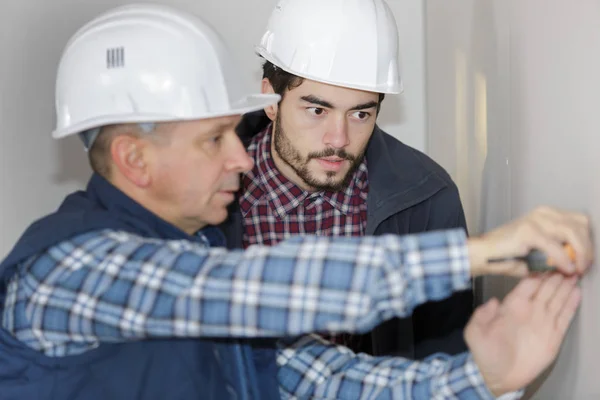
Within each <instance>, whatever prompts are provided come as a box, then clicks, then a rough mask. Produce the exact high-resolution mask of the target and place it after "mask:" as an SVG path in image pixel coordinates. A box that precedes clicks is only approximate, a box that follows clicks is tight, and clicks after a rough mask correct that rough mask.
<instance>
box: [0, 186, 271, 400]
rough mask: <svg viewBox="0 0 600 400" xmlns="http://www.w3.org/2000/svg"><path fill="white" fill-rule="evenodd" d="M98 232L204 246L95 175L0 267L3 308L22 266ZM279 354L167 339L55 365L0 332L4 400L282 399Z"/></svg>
mask: <svg viewBox="0 0 600 400" xmlns="http://www.w3.org/2000/svg"><path fill="white" fill-rule="evenodd" d="M98 229H115V230H124V231H127V232H130V233H135V234H138V235H141V236H144V237H151V238H161V239H187V240H192V241H193V240H198V237H195V236H189V235H187V234H186V233H184V232H182V231H181V230H179V229H177V228H175V227H174V226H172V225H170V224H168V223H166V222H165V221H163V220H161V219H159V218H158V217H156V216H155V215H154V214H152V213H150V212H149V211H147V210H146V209H144V208H143V207H141V206H140V205H138V204H137V203H135V202H134V201H133V200H131V199H130V198H128V197H127V196H125V195H124V194H123V193H122V192H120V191H119V190H117V189H116V188H114V187H113V186H112V185H110V184H109V183H108V182H107V181H105V180H104V179H102V178H100V177H99V176H97V175H94V176H93V177H92V179H91V180H90V183H89V185H88V188H87V190H86V191H85V192H76V193H74V194H72V195H70V196H68V197H67V198H66V199H65V201H64V202H63V204H62V205H61V206H60V208H59V210H58V211H57V212H56V213H54V214H51V215H49V216H47V217H45V218H43V219H41V220H39V221H37V222H35V223H34V224H33V225H31V226H30V227H29V228H28V229H27V231H26V232H25V233H24V235H23V236H22V237H21V239H20V240H19V241H18V243H17V244H16V246H15V247H14V249H13V250H12V251H11V253H10V254H9V255H8V256H7V258H6V259H5V260H4V261H3V262H2V264H0V278H3V279H0V306H3V305H4V301H3V300H4V297H5V295H6V282H7V279H9V278H10V276H11V275H12V274H13V273H14V272H15V267H16V266H17V264H18V263H19V262H21V261H23V260H25V259H26V258H28V257H30V256H32V255H34V254H37V253H39V252H41V251H43V250H44V249H46V248H48V247H50V246H52V245H54V244H57V243H58V242H60V241H62V240H66V239H68V238H70V237H73V236H76V235H78V234H81V233H85V232H89V231H92V230H98ZM208 229H210V230H211V231H210V232H207V235H206V236H207V237H209V238H211V239H212V242H213V243H212V244H213V245H223V244H224V243H223V242H222V240H223V237H222V234H220V232H218V231H217V229H216V228H208ZM217 233H218V234H217ZM219 234H220V235H219ZM219 237H220V238H221V240H219ZM0 310H1V308H0ZM274 348H275V346H274V343H273V342H272V341H259V340H256V341H234V340H197V339H170V340H163V339H161V340H143V341H137V342H130V343H121V344H102V345H100V346H99V347H98V348H96V349H94V350H90V351H88V352H86V353H83V354H81V355H76V356H67V357H56V358H52V357H47V356H44V355H43V354H41V353H39V352H37V351H34V350H32V349H30V348H28V347H26V346H24V345H23V344H22V343H20V342H19V341H18V340H16V339H15V338H14V337H13V336H12V335H10V334H9V333H8V332H6V331H5V330H1V329H0V399H1V400H9V399H10V400H35V399H44V400H75V399H77V400H79V399H81V400H96V399H97V400H134V399H136V400H137V399H139V400H159V399H160V400H184V399H185V400H192V399H193V400H196V399H212V400H223V399H257V400H258V399H260V400H262V399H278V398H279V391H278V383H277V381H276V374H277V365H276V362H275V350H274Z"/></svg>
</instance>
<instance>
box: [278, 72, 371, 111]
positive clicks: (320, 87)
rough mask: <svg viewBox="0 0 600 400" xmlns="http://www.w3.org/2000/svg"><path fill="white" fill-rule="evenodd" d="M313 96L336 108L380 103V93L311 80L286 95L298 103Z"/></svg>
mask: <svg viewBox="0 0 600 400" xmlns="http://www.w3.org/2000/svg"><path fill="white" fill-rule="evenodd" d="M311 95H312V96H316V97H319V98H320V99H321V100H325V101H327V102H329V103H332V104H333V105H334V106H336V108H337V107H339V108H351V107H353V106H355V105H357V104H365V103H368V102H371V101H379V93H375V92H367V91H364V90H358V89H351V88H345V87H341V86H335V85H330V84H327V83H322V82H317V81H313V80H310V79H304V81H303V82H302V84H301V85H300V86H298V87H295V88H293V89H291V90H289V91H288V92H287V93H286V97H288V96H289V97H291V98H292V99H295V100H297V101H302V97H306V96H311Z"/></svg>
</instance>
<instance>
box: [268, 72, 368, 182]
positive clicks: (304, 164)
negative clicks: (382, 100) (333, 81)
mask: <svg viewBox="0 0 600 400" xmlns="http://www.w3.org/2000/svg"><path fill="white" fill-rule="evenodd" d="M378 102H379V94H377V93H372V92H365V91H361V90H354V89H348V88H342V87H338V86H332V85H327V84H324V83H319V82H315V81H311V80H308V79H305V80H304V82H303V83H302V84H301V85H300V86H298V87H296V88H293V89H291V90H288V91H287V92H286V93H285V95H284V97H283V100H282V101H281V102H280V104H279V106H278V107H277V109H276V110H275V111H274V112H273V113H272V114H271V115H270V117H272V119H274V129H273V142H272V153H273V156H274V160H275V164H276V165H277V167H278V168H279V170H280V171H281V172H282V173H283V174H284V175H285V176H286V177H287V178H288V179H290V180H292V181H293V182H294V183H296V184H297V185H299V186H300V187H302V188H304V189H306V190H311V191H314V190H325V191H338V190H342V189H343V188H344V187H346V185H347V184H348V181H349V179H350V178H351V177H352V174H353V173H354V171H355V170H356V168H358V166H359V164H360V162H361V161H362V158H363V155H364V152H365V149H366V146H367V143H368V141H369V139H370V137H371V134H372V133H373V129H374V127H375V120H376V118H377V115H376V114H377V106H378ZM267 113H268V114H269V112H267Z"/></svg>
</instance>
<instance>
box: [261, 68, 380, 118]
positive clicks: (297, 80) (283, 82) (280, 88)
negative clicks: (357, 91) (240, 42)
mask: <svg viewBox="0 0 600 400" xmlns="http://www.w3.org/2000/svg"><path fill="white" fill-rule="evenodd" d="M265 78H266V79H268V80H269V82H270V83H271V86H273V90H274V91H275V93H277V94H278V95H280V96H281V99H282V100H283V96H284V95H285V92H286V91H288V90H292V89H294V88H297V87H298V86H300V85H302V82H304V78H302V77H300V76H297V75H294V74H291V73H289V72H287V71H284V70H283V69H281V68H279V67H277V66H276V65H273V63H272V62H270V61H266V60H265V62H264V64H263V79H265ZM384 98H385V93H379V104H378V105H377V112H378V113H379V109H380V108H381V102H382V101H383V99H384Z"/></svg>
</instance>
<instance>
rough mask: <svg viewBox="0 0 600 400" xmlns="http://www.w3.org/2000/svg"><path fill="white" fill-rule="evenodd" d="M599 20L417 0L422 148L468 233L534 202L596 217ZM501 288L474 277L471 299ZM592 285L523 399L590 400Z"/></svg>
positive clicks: (593, 388)
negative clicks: (441, 174)
mask: <svg viewBox="0 0 600 400" xmlns="http://www.w3.org/2000/svg"><path fill="white" fill-rule="evenodd" d="M599 21H600V3H599V2H598V1H593V0H581V1H572V0H552V1H547V0H527V1H519V0H453V1H450V2H449V1H447V0H428V1H427V7H426V25H427V88H428V89H427V90H428V91H427V95H428V96H427V100H428V102H427V107H428V108H427V110H428V121H429V132H428V145H429V146H428V150H429V152H430V154H431V155H432V156H433V157H434V158H436V159H438V160H439V161H440V162H441V163H442V164H443V165H444V166H446V167H447V169H448V170H449V171H450V172H451V174H452V175H453V177H454V179H455V180H456V181H457V183H458V185H459V189H460V190H461V196H462V198H463V201H464V204H465V207H466V208H467V214H468V220H469V226H470V229H471V231H472V232H474V233H477V232H481V231H485V230H488V229H491V228H493V227H495V226H497V225H498V224H500V223H502V222H505V221H507V220H509V219H511V218H515V217H517V216H519V215H522V214H524V213H526V212H528V211H529V210H531V209H532V208H533V207H535V206H536V205H538V204H542V203H544V204H550V205H554V206H557V207H563V208H570V209H576V210H581V211H585V212H588V213H589V214H590V215H591V216H592V219H593V221H594V222H596V223H598V222H600V179H599V177H600V175H599V174H598V171H600V157H598V150H599V149H600V135H598V132H600V117H598V115H599V114H598V106H599V105H600V75H599V73H598V71H600V24H599V23H598V22H599ZM596 226H597V225H596ZM596 258H598V256H597V257H596ZM596 268H597V267H596ZM513 284H514V282H513V281H511V280H508V279H493V280H492V279H486V281H485V282H484V285H483V287H482V289H483V293H481V294H482V296H483V297H484V298H488V297H490V296H492V295H496V296H502V295H503V294H504V293H505V292H506V290H508V289H509V288H510V287H512V285H513ZM599 285H600V277H599V276H598V272H597V271H593V272H592V273H591V274H590V275H588V276H587V277H586V278H585V280H584V281H583V282H582V287H583V304H582V308H581V310H580V313H579V314H578V317H577V319H576V321H575V323H574V324H573V327H572V329H571V330H570V332H569V334H568V339H567V341H566V343H565V345H564V347H563V349H562V352H561V355H560V357H559V360H558V362H557V364H556V366H555V367H554V369H553V370H552V371H551V373H550V374H549V376H546V377H544V378H542V379H540V380H538V381H537V382H535V384H534V385H532V386H531V387H530V390H529V391H528V397H529V395H530V394H532V393H534V392H535V391H536V389H538V388H539V387H540V386H541V388H540V389H539V390H538V391H537V393H535V395H534V396H533V398H535V399H540V400H542V399H543V400H565V399H576V400H588V399H598V398H600V379H598V370H597V360H598V354H600V344H598V341H597V338H598V337H600V318H599V317H598V312H597V305H598V304H600V293H599V292H600V291H599V290H598V286H599Z"/></svg>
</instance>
